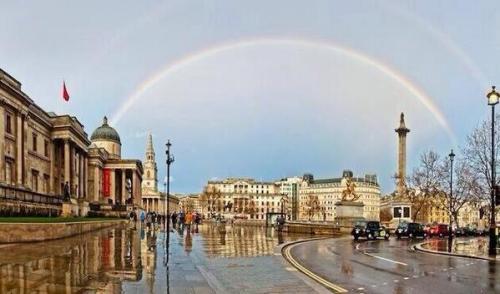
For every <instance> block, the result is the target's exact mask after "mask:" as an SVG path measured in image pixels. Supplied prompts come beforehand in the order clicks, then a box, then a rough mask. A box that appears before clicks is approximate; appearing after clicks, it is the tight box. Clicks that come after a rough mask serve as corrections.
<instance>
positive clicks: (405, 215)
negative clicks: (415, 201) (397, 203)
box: [403, 207, 410, 217]
mask: <svg viewBox="0 0 500 294" xmlns="http://www.w3.org/2000/svg"><path fill="white" fill-rule="evenodd" d="M403 217H410V208H409V207H404V210H403Z"/></svg>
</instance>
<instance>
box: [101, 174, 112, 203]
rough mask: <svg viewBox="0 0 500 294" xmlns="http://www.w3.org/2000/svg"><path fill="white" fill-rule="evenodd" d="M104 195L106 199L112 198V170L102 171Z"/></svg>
mask: <svg viewBox="0 0 500 294" xmlns="http://www.w3.org/2000/svg"><path fill="white" fill-rule="evenodd" d="M102 193H103V195H104V197H109V196H111V170H110V169H108V168H105V169H103V170H102Z"/></svg>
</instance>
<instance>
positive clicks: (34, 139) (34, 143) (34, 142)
mask: <svg viewBox="0 0 500 294" xmlns="http://www.w3.org/2000/svg"><path fill="white" fill-rule="evenodd" d="M36 139H37V135H36V134H35V133H33V151H35V152H36V150H37V148H36V143H37V142H36V141H37V140H36Z"/></svg>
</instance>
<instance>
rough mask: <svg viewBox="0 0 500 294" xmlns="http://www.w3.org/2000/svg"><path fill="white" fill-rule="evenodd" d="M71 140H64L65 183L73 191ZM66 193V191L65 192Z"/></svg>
mask: <svg viewBox="0 0 500 294" xmlns="http://www.w3.org/2000/svg"><path fill="white" fill-rule="evenodd" d="M70 151H71V148H70V143H69V140H67V139H66V140H64V183H65V184H66V182H68V184H69V187H70V191H71V170H70V168H71V156H70ZM63 192H64V191H63Z"/></svg>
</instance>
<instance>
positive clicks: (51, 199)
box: [0, 184, 63, 205]
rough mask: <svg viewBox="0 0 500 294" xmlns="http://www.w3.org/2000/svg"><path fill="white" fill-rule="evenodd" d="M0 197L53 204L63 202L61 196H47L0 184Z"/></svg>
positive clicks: (0, 198)
mask: <svg viewBox="0 0 500 294" xmlns="http://www.w3.org/2000/svg"><path fill="white" fill-rule="evenodd" d="M2 199H5V200H14V201H16V200H17V201H23V202H29V203H40V204H53V205H61V204H62V203H63V199H62V197H61V196H49V195H46V194H41V193H37V192H33V191H30V190H26V189H23V188H17V187H11V186H6V185H3V184H0V200H2Z"/></svg>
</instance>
